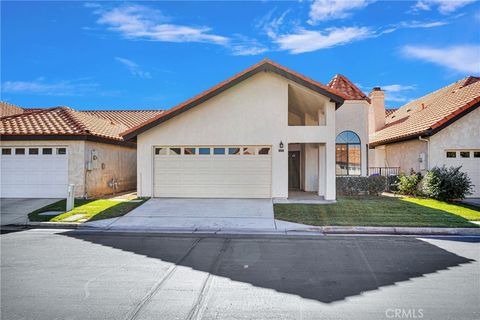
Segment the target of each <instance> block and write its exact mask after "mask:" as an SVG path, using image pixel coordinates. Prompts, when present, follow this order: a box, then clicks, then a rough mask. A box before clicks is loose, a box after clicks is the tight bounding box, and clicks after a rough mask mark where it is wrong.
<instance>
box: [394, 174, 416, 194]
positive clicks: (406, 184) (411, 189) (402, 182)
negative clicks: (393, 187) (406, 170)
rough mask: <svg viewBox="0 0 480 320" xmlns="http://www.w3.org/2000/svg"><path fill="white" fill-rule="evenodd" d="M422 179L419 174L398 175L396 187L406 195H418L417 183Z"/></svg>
mask: <svg viewBox="0 0 480 320" xmlns="http://www.w3.org/2000/svg"><path fill="white" fill-rule="evenodd" d="M421 180H422V176H421V175H420V174H411V175H408V176H406V175H400V177H398V184H397V189H398V193H400V194H404V195H408V196H419V195H421V191H420V189H419V183H420V181H421Z"/></svg>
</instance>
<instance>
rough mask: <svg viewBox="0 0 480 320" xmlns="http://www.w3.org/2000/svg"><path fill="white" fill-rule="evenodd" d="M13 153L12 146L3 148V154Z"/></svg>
mask: <svg viewBox="0 0 480 320" xmlns="http://www.w3.org/2000/svg"><path fill="white" fill-rule="evenodd" d="M11 154H12V149H11V148H3V149H2V155H4V156H9V155H11Z"/></svg>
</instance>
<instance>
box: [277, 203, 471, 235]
mask: <svg viewBox="0 0 480 320" xmlns="http://www.w3.org/2000/svg"><path fill="white" fill-rule="evenodd" d="M274 209H275V219H280V220H285V221H290V222H296V223H303V224H309V225H315V226H403V227H452V228H458V227H472V228H475V227H479V226H478V225H476V224H473V223H471V222H469V220H471V221H480V211H479V210H478V209H474V208H473V207H467V206H463V205H455V204H449V203H446V202H441V201H437V200H431V199H417V198H394V197H381V196H380V197H340V198H339V199H338V200H337V203H334V204H275V207H274Z"/></svg>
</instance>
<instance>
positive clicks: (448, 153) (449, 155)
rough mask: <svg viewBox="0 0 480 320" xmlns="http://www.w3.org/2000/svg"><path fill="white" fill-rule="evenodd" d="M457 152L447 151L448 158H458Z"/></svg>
mask: <svg viewBox="0 0 480 320" xmlns="http://www.w3.org/2000/svg"><path fill="white" fill-rule="evenodd" d="M456 157H457V153H456V152H455V151H447V158H456Z"/></svg>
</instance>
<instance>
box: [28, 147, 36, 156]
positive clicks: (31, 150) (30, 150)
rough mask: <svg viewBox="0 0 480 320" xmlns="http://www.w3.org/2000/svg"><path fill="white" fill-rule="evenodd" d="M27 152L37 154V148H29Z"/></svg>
mask: <svg viewBox="0 0 480 320" xmlns="http://www.w3.org/2000/svg"><path fill="white" fill-rule="evenodd" d="M28 154H30V155H37V154H38V148H30V149H28Z"/></svg>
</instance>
